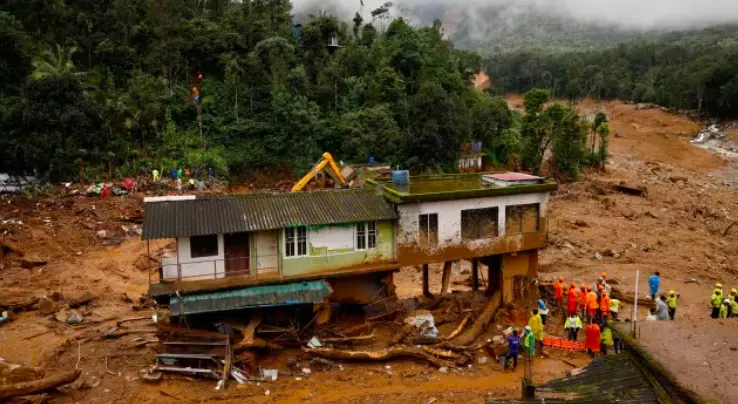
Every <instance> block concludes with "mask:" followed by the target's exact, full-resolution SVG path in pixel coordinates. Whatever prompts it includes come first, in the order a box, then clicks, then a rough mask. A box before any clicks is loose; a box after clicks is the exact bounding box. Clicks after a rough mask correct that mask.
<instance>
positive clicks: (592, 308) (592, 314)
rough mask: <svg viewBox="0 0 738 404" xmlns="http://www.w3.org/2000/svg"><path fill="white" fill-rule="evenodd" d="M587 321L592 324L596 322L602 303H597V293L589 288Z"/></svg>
mask: <svg viewBox="0 0 738 404" xmlns="http://www.w3.org/2000/svg"><path fill="white" fill-rule="evenodd" d="M587 289H588V290H589V292H587V319H588V321H590V322H593V321H595V318H596V317H597V311H598V310H599V309H600V303H599V302H598V301H597V293H595V292H594V291H593V290H592V289H591V288H587Z"/></svg>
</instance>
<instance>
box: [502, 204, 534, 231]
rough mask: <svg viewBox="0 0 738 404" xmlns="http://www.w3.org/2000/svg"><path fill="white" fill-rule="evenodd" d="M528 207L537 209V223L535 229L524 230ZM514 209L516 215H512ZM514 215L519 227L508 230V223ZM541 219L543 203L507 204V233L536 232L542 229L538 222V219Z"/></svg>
mask: <svg viewBox="0 0 738 404" xmlns="http://www.w3.org/2000/svg"><path fill="white" fill-rule="evenodd" d="M526 208H535V209H536V219H537V220H536V223H535V229H534V230H533V231H524V227H525V223H524V220H523V219H524V218H525V210H526ZM511 210H512V211H514V212H515V215H511V214H510V211H511ZM511 216H514V217H515V218H517V220H518V225H517V228H516V229H514V230H515V231H514V232H510V231H508V223H509V222H510V217H511ZM540 219H541V204H540V203H523V204H519V205H507V206H505V235H506V236H509V235H517V234H526V233H535V232H537V231H540V226H539V224H538V221H539V220H540Z"/></svg>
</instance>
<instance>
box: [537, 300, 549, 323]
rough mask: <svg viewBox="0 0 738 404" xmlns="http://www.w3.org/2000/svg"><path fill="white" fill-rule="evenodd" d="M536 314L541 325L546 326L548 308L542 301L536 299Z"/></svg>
mask: <svg viewBox="0 0 738 404" xmlns="http://www.w3.org/2000/svg"><path fill="white" fill-rule="evenodd" d="M538 314H539V315H540V316H541V323H543V325H546V319H547V318H548V307H546V302H544V301H543V299H538Z"/></svg>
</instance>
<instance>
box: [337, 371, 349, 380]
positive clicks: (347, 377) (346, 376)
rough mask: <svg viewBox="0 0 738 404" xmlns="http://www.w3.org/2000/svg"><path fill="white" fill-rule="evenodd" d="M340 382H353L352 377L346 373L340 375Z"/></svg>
mask: <svg viewBox="0 0 738 404" xmlns="http://www.w3.org/2000/svg"><path fill="white" fill-rule="evenodd" d="M338 380H340V381H342V382H347V381H349V380H351V376H349V375H347V374H346V373H340V374H339V375H338Z"/></svg>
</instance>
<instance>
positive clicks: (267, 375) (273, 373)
mask: <svg viewBox="0 0 738 404" xmlns="http://www.w3.org/2000/svg"><path fill="white" fill-rule="evenodd" d="M259 374H260V375H261V378H262V379H266V380H271V381H276V380H277V378H278V377H279V370H278V369H260V370H259Z"/></svg>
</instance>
